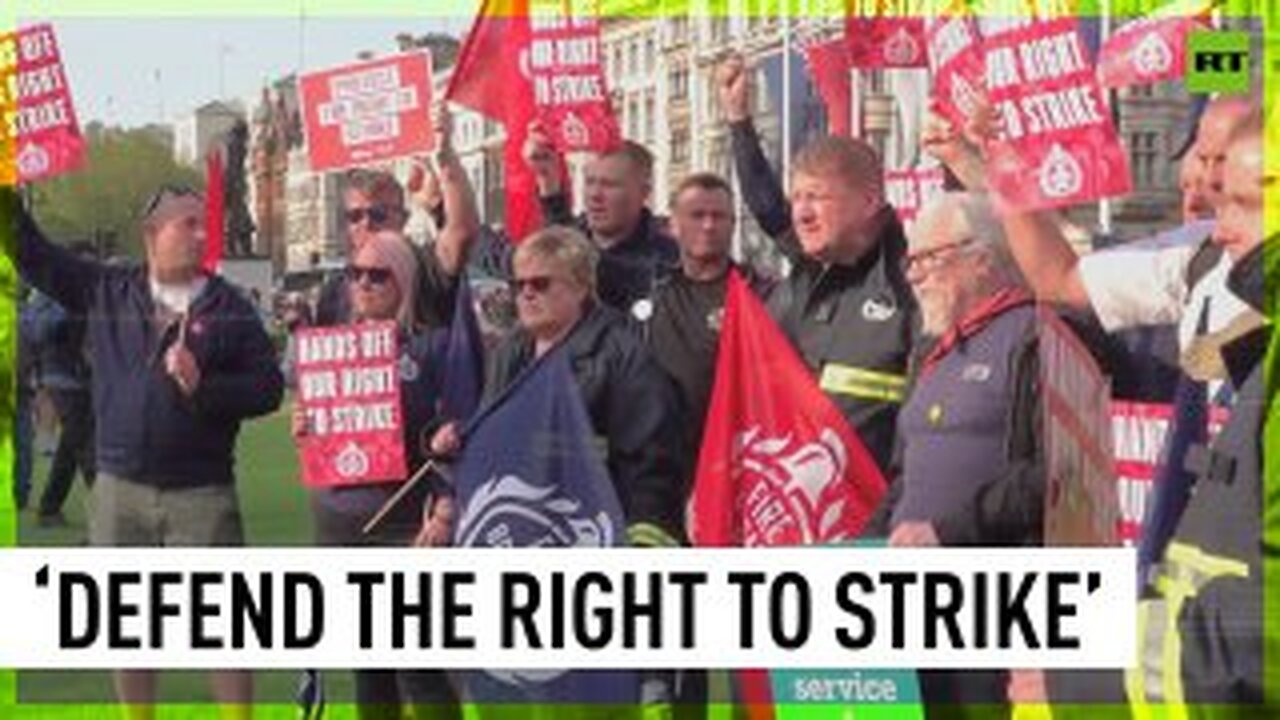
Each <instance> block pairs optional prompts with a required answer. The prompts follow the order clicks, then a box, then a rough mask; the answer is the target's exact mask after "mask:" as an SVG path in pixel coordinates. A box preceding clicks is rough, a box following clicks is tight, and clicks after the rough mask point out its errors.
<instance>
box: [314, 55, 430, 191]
mask: <svg viewBox="0 0 1280 720" xmlns="http://www.w3.org/2000/svg"><path fill="white" fill-rule="evenodd" d="M300 91H301V98H302V117H303V123H304V125H305V127H306V133H307V152H308V155H309V156H310V160H311V169H312V170H314V171H316V172H320V171H324V170H335V169H340V168H345V167H351V166H354V165H367V164H370V163H377V162H382V161H385V160H391V159H394V158H399V157H407V156H411V155H421V154H422V153H426V152H430V151H431V150H432V149H433V148H434V146H435V132H434V129H433V128H432V125H431V55H430V54H428V53H425V52H414V53H408V54H405V55H397V56H395V57H389V58H384V59H380V60H373V61H370V62H364V63H358V64H355V65H344V66H342V67H338V68H332V69H330V70H324V71H321V72H315V73H308V74H306V75H303V76H302V80H301V85H300Z"/></svg>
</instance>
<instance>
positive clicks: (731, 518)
mask: <svg viewBox="0 0 1280 720" xmlns="http://www.w3.org/2000/svg"><path fill="white" fill-rule="evenodd" d="M719 353H720V354H719V357H718V359H717V365H716V382H715V388H714V389H713V391H712V395H711V407H710V410H709V412H708V414H707V428H706V432H705V434H704V435H703V440H702V451H701V454H700V455H699V457H698V472H697V475H696V479H695V483H694V490H693V500H692V508H691V512H690V521H691V528H690V530H691V535H692V537H693V540H694V542H696V543H697V544H699V545H713V546H723V545H730V546H733V545H743V546H748V547H750V546H768V545H816V544H826V543H839V542H845V541H849V540H853V539H855V538H856V537H857V536H858V534H859V532H861V530H862V526H863V525H864V524H865V523H866V521H867V518H868V517H869V516H870V515H871V512H872V511H873V510H874V509H875V507H876V505H877V504H878V503H879V502H880V498H881V496H882V495H883V494H884V490H885V481H884V477H883V476H882V475H881V474H880V470H879V468H878V467H877V466H876V463H875V460H874V459H872V457H871V455H870V453H869V452H868V451H867V449H866V447H865V446H864V445H863V444H862V441H861V440H859V439H858V436H857V435H856V434H855V433H854V431H853V430H852V429H851V428H850V427H849V425H848V423H847V422H846V420H845V418H844V416H843V415H842V414H841V413H840V410H839V409H838V408H836V406H835V405H834V404H833V403H832V402H831V400H830V399H829V398H828V397H827V396H826V395H824V394H823V392H822V390H821V389H819V387H818V384H817V382H815V381H814V378H813V376H812V374H811V373H810V372H809V368H808V367H807V366H805V364H804V362H803V361H801V359H800V357H799V356H798V355H797V354H796V352H795V350H793V349H792V347H791V345H790V343H789V342H788V341H787V339H786V336H784V335H783V334H782V331H781V330H779V329H778V327H777V326H776V325H775V324H774V322H773V319H772V318H770V317H769V314H768V312H767V311H766V310H765V308H764V305H763V304H761V302H760V301H759V300H758V299H757V298H756V297H755V296H754V295H753V294H752V293H751V290H750V289H749V288H748V287H747V285H746V283H745V282H743V280H742V278H741V277H739V276H738V275H736V274H734V275H732V276H731V277H730V278H729V283H728V291H727V295H726V299H725V317H724V325H723V330H722V331H721V334H720V349H719Z"/></svg>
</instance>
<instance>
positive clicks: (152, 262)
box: [0, 187, 283, 718]
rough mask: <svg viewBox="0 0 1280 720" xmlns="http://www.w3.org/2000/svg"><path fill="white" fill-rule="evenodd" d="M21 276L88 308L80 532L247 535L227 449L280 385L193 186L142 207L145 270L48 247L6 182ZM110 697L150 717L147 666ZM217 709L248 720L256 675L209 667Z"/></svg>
mask: <svg viewBox="0 0 1280 720" xmlns="http://www.w3.org/2000/svg"><path fill="white" fill-rule="evenodd" d="M0 213H2V214H3V217H2V218H0V221H3V222H9V223H13V226H16V228H17V230H18V268H19V270H20V272H21V273H22V276H23V277H24V278H25V279H26V280H27V281H28V282H30V283H31V284H32V285H34V286H36V287H37V288H39V289H40V290H41V292H44V293H46V294H48V295H49V296H50V297H52V298H54V299H55V300H56V301H57V302H59V303H60V304H61V305H62V306H63V307H65V308H66V309H67V311H68V312H72V313H78V314H82V315H84V316H85V317H86V319H87V320H86V323H87V325H86V333H87V336H88V343H87V345H88V347H89V348H90V349H91V351H90V352H91V354H90V364H91V365H92V367H93V375H92V378H93V399H94V426H95V435H96V438H95V440H96V443H95V444H96V451H97V463H98V476H97V480H96V482H95V483H94V487H93V510H92V513H91V517H90V520H89V539H90V542H91V543H92V544H93V545H95V546H103V547H202V546H239V545H243V544H244V535H243V533H242V530H241V522H240V510H239V500H238V497H237V495H236V490H235V473H234V470H233V468H234V452H235V443H236V436H237V434H238V433H239V430H240V425H241V423H242V422H243V421H245V420H247V419H249V418H253V417H257V416H261V415H265V414H266V413H269V412H271V411H273V410H275V409H276V408H277V407H279V405H280V399H281V395H282V392H283V382H282V379H281V376H280V371H279V369H278V368H277V366H276V357H275V351H274V348H273V347H272V345H271V341H270V340H269V339H268V338H267V334H266V331H265V330H264V329H263V327H262V322H261V320H260V319H259V316H258V313H257V311H256V310H255V309H254V307H253V306H252V305H251V304H250V303H249V301H248V300H246V299H245V298H244V297H242V296H241V294H240V293H239V292H238V291H237V290H235V289H234V288H233V287H232V286H231V285H230V284H229V283H227V282H226V281H224V280H223V279H222V278H220V277H218V276H217V275H209V274H206V273H205V272H204V271H203V270H202V269H201V267H200V262H201V258H202V257H203V254H204V244H205V225H204V223H205V206H204V199H203V198H202V197H201V196H200V194H199V193H197V192H195V191H193V190H191V189H188V188H180V187H166V188H162V189H161V190H160V191H159V192H157V193H156V194H155V196H154V197H153V198H152V199H151V201H150V202H148V203H147V204H146V206H145V207H144V208H143V213H142V231H143V245H144V249H145V251H146V262H145V264H144V265H143V266H141V267H137V266H133V267H128V266H106V265H103V264H101V263H98V262H96V261H94V260H92V259H89V258H85V257H81V256H77V255H76V254H74V253H72V252H70V251H68V250H67V249H65V248H62V247H60V246H58V245H55V244H53V243H51V242H49V241H48V240H47V239H46V238H45V236H44V234H43V233H42V232H41V230H40V228H38V227H37V226H36V224H35V222H34V221H33V220H32V219H31V217H30V216H28V215H27V213H26V211H25V210H24V209H23V208H22V207H21V205H20V204H19V202H18V199H17V197H16V195H15V193H14V191H13V190H12V189H5V190H4V191H3V194H2V195H0ZM115 681H116V692H117V695H118V696H119V698H120V700H121V701H122V702H124V703H127V704H129V705H130V706H132V707H133V708H135V710H134V715H133V716H134V717H150V713H151V704H152V703H154V701H155V687H156V686H155V673H154V672H153V671H147V670H129V671H119V672H117V673H116V676H115ZM210 681H211V686H212V690H213V695H214V697H215V698H216V699H217V701H218V702H220V703H223V704H224V705H226V711H225V712H224V714H223V717H226V718H235V717H244V718H247V717H249V708H250V703H251V702H252V700H253V684H252V676H251V675H250V674H249V673H247V672H232V671H224V672H213V673H211V674H210Z"/></svg>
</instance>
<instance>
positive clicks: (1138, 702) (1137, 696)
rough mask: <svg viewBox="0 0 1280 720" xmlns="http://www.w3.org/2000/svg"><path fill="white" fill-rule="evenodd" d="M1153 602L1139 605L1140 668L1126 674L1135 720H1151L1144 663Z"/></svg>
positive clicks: (1125, 687) (1125, 686)
mask: <svg viewBox="0 0 1280 720" xmlns="http://www.w3.org/2000/svg"><path fill="white" fill-rule="evenodd" d="M1152 604H1153V603H1152V602H1151V601H1149V600H1146V601H1142V602H1139V603H1138V616H1137V621H1138V622H1137V624H1138V666H1137V667H1132V668H1129V669H1128V670H1126V671H1125V673H1124V689H1125V695H1127V696H1128V697H1129V704H1130V705H1131V706H1132V708H1133V720H1150V718H1151V709H1150V708H1149V707H1148V706H1147V675H1146V672H1147V668H1146V663H1145V662H1144V661H1143V658H1144V657H1145V654H1144V652H1145V648H1146V646H1147V625H1148V620H1149V619H1150V617H1149V615H1150V610H1151V606H1152Z"/></svg>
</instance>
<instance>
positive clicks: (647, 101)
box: [644, 90, 657, 143]
mask: <svg viewBox="0 0 1280 720" xmlns="http://www.w3.org/2000/svg"><path fill="white" fill-rule="evenodd" d="M656 115H657V105H656V104H655V103H654V101H653V90H646V91H645V93H644V141H645V142H647V143H652V142H653V129H654V125H655V124H656V123H657V117H656Z"/></svg>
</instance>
